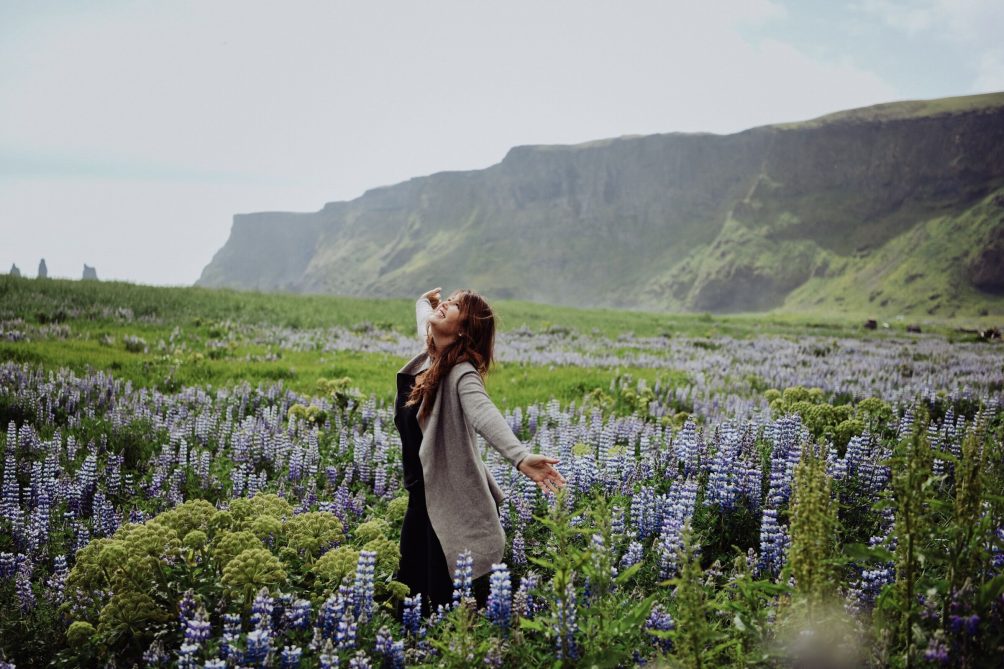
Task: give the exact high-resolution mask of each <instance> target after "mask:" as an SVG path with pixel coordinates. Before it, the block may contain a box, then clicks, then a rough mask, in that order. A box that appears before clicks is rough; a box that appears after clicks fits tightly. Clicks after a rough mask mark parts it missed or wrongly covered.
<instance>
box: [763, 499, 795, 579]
mask: <svg viewBox="0 0 1004 669" xmlns="http://www.w3.org/2000/svg"><path fill="white" fill-rule="evenodd" d="M787 548H788V534H787V532H785V530H784V528H783V527H781V526H780V525H779V524H778V522H777V509H772V508H766V509H764V510H763V518H762V520H761V521H760V564H759V565H758V573H760V574H766V575H769V576H770V577H771V578H774V577H776V576H777V575H778V574H780V573H781V567H782V566H783V565H784V556H785V552H786V551H787Z"/></svg>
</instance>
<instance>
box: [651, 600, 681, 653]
mask: <svg viewBox="0 0 1004 669" xmlns="http://www.w3.org/2000/svg"><path fill="white" fill-rule="evenodd" d="M674 627H675V623H674V622H673V616H671V615H669V611H667V610H666V607H664V606H663V605H662V604H661V603H659V602H656V603H655V604H653V605H652V610H651V612H650V613H649V615H648V620H646V621H645V629H650V630H660V631H668V630H671V629H673V628H674ZM652 643H653V644H654V645H655V646H656V647H657V648H659V649H661V650H662V651H663V652H664V653H668V652H669V651H670V649H671V648H672V647H673V640H672V639H668V638H666V639H661V638H659V637H657V636H654V635H653V636H652Z"/></svg>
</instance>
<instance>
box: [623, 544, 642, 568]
mask: <svg viewBox="0 0 1004 669" xmlns="http://www.w3.org/2000/svg"><path fill="white" fill-rule="evenodd" d="M641 561H642V545H641V544H640V543H639V542H637V541H634V540H632V541H631V543H630V544H628V549H627V551H626V552H625V553H624V556H623V557H622V558H621V562H620V567H621V569H627V568H628V567H630V566H631V565H634V564H638V563H639V562H641Z"/></svg>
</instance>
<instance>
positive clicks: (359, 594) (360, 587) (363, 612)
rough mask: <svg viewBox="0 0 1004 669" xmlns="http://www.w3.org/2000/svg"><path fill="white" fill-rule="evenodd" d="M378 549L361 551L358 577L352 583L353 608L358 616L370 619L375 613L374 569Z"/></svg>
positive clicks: (357, 569)
mask: <svg viewBox="0 0 1004 669" xmlns="http://www.w3.org/2000/svg"><path fill="white" fill-rule="evenodd" d="M375 565H376V551H360V553H359V561H358V562H357V563H356V577H355V581H354V583H353V585H352V602H353V610H354V611H355V615H356V617H358V618H360V619H363V620H368V619H369V618H370V617H371V616H372V615H373V592H374V590H373V570H374V568H375Z"/></svg>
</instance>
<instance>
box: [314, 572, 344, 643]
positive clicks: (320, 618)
mask: <svg viewBox="0 0 1004 669" xmlns="http://www.w3.org/2000/svg"><path fill="white" fill-rule="evenodd" d="M343 585H344V584H343ZM343 612H344V600H343V599H342V598H341V597H340V596H339V595H338V594H337V593H336V594H332V595H330V596H329V597H328V598H327V599H326V600H325V601H324V603H323V604H321V610H320V611H319V612H318V615H317V629H319V630H320V633H321V638H324V639H332V638H334V635H335V631H336V630H337V629H338V620H339V619H340V618H341V617H342V613H343Z"/></svg>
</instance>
